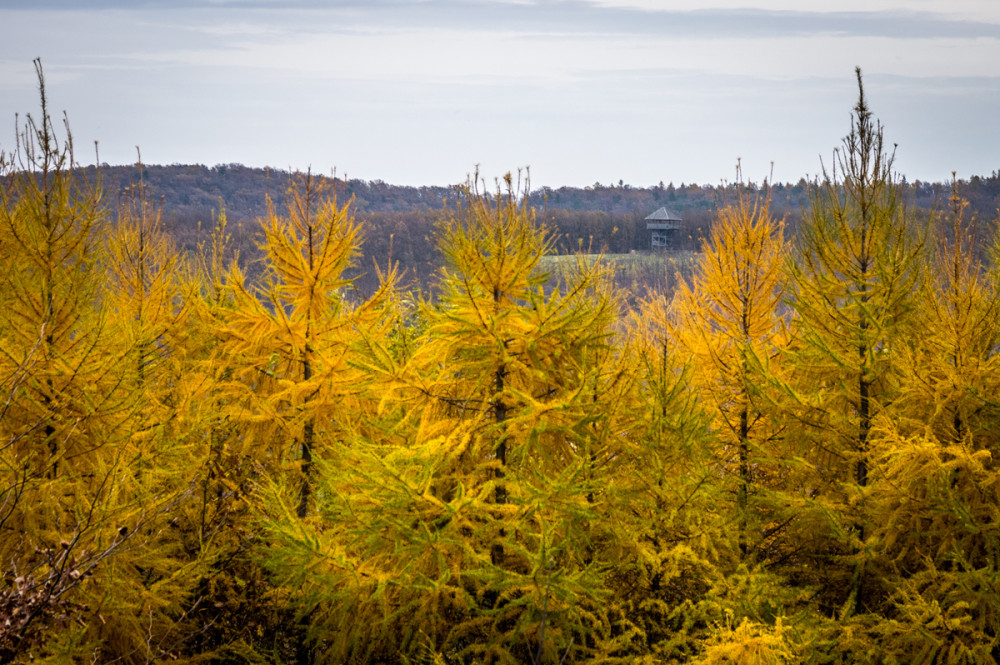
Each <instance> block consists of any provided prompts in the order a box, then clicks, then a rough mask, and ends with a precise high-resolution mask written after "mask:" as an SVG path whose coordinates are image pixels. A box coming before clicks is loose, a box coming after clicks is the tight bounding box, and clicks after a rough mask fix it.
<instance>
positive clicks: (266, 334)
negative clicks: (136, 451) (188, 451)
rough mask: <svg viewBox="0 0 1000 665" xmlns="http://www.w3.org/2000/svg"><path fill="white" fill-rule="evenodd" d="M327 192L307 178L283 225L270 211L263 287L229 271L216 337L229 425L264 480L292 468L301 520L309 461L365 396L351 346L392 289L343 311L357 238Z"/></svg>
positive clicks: (346, 209) (346, 424)
mask: <svg viewBox="0 0 1000 665" xmlns="http://www.w3.org/2000/svg"><path fill="white" fill-rule="evenodd" d="M331 186H332V185H331V184H330V183H329V182H328V181H326V180H323V179H319V178H316V177H314V176H312V175H311V174H306V175H304V176H301V177H300V179H299V181H298V182H297V183H293V185H292V186H291V187H290V188H289V191H288V194H287V211H286V213H285V214H284V215H280V214H279V213H278V212H277V211H276V210H275V209H274V207H273V206H271V207H270V208H269V210H268V215H267V217H266V219H265V220H264V224H263V230H264V241H263V242H262V244H261V249H262V251H263V252H264V258H263V261H264V265H265V270H266V275H265V277H264V279H265V284H264V286H262V287H260V288H258V289H255V288H254V287H251V286H248V285H247V284H246V280H245V278H244V276H243V274H242V273H241V272H240V270H239V268H238V267H236V265H235V264H234V265H233V266H232V272H231V273H230V275H229V276H228V278H227V279H228V285H229V288H230V289H231V291H230V293H229V297H231V299H232V303H231V306H230V307H229V308H228V310H226V311H225V317H224V318H222V319H220V320H219V321H218V322H217V328H216V333H217V335H218V336H219V337H220V338H222V339H223V342H224V349H225V351H224V353H225V354H226V356H227V357H226V359H225V362H226V363H228V364H229V366H230V367H231V368H232V374H231V380H230V381H229V382H228V383H227V385H226V388H227V389H228V390H230V391H231V394H230V399H231V403H230V405H229V410H230V412H231V415H232V416H233V421H234V422H239V423H240V424H241V426H242V429H243V436H244V437H245V439H246V441H245V443H248V442H250V441H252V442H253V443H251V444H250V445H254V446H256V447H257V449H258V454H259V458H260V459H262V460H263V459H268V458H269V462H268V464H270V465H273V470H275V471H276V470H277V469H278V468H279V467H283V468H285V469H286V470H290V467H297V471H295V472H293V475H294V476H297V477H298V481H297V483H298V497H299V500H298V506H297V508H296V511H297V513H298V515H299V516H300V517H305V516H306V514H307V513H308V512H309V502H310V497H311V494H312V476H313V461H314V458H315V456H316V455H317V454H326V452H324V451H331V450H333V449H335V448H336V441H337V438H338V436H340V434H339V432H340V431H341V430H342V429H344V430H347V429H349V428H350V421H351V420H352V419H353V418H354V416H355V415H356V411H355V409H356V408H357V406H358V404H359V400H361V399H362V396H363V394H364V393H363V390H362V387H363V383H364V382H363V381H361V380H360V379H361V378H363V373H362V372H361V371H360V370H358V369H356V368H355V367H354V366H353V365H352V363H351V359H350V347H351V341H352V339H353V337H354V336H355V335H357V334H358V333H359V331H360V330H362V329H364V328H366V327H373V326H377V325H378V321H379V316H378V310H379V307H380V306H381V305H382V303H383V300H384V295H385V293H386V292H387V291H388V290H389V289H390V288H391V284H392V279H393V277H392V276H391V275H389V276H388V277H389V279H386V280H383V282H382V286H381V287H380V288H379V290H378V291H377V292H376V293H375V294H374V295H373V296H372V297H371V298H369V299H367V300H365V301H363V302H361V303H360V304H354V303H353V302H352V301H351V299H350V297H349V293H348V291H349V290H350V287H351V285H352V278H351V277H350V276H349V274H348V270H349V269H350V268H351V267H352V266H353V264H354V261H355V260H356V258H357V256H358V251H359V244H360V241H361V228H360V226H359V225H358V223H357V222H356V221H355V220H354V216H353V214H352V212H351V209H350V203H348V204H347V205H340V204H339V203H338V201H337V197H336V194H335V192H330V191H329V188H330V187H331ZM320 448H322V449H323V450H322V451H321V450H319V449H320Z"/></svg>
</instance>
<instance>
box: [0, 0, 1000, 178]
mask: <svg viewBox="0 0 1000 665" xmlns="http://www.w3.org/2000/svg"><path fill="white" fill-rule="evenodd" d="M0 26H2V39H0V149H2V150H4V151H6V152H8V153H9V152H10V151H11V150H12V148H13V147H14V141H15V134H16V129H15V128H16V122H15V117H20V118H22V119H23V117H24V115H25V114H26V113H31V114H34V115H35V116H37V114H38V82H37V79H36V76H35V70H34V67H33V65H32V60H33V59H34V58H36V57H40V58H41V61H42V64H43V67H44V71H45V80H46V91H47V95H48V100H49V109H50V112H53V114H54V115H56V114H57V115H59V116H60V117H61V116H62V113H63V111H65V113H66V114H67V116H68V118H69V122H70V126H71V128H72V133H73V138H74V144H75V146H76V151H77V158H78V159H79V161H81V162H83V163H93V162H94V161H95V155H94V148H93V145H94V141H97V144H98V150H99V153H98V157H97V159H99V160H100V161H101V162H107V163H110V164H131V163H134V162H135V161H136V154H137V152H136V150H137V148H136V147H137V146H138V148H139V149H140V150H141V155H142V160H143V161H144V162H145V163H147V164H205V165H208V166H213V165H216V164H229V163H241V164H245V165H248V166H270V167H273V168H278V169H287V170H296V169H298V170H305V169H307V168H309V169H311V170H312V171H313V172H318V173H330V172H333V171H336V173H337V174H338V175H342V176H347V177H349V178H361V179H364V180H383V181H385V182H388V183H392V184H399V185H445V184H455V183H460V182H463V181H465V179H466V178H467V176H468V174H470V173H471V172H473V171H474V170H475V169H476V168H477V167H478V169H479V172H480V173H481V174H482V175H483V176H485V177H487V178H494V177H498V176H501V175H502V174H503V173H505V172H507V171H513V170H516V169H518V168H522V167H529V168H530V173H531V182H532V186H533V187H538V186H543V185H545V186H550V187H559V186H563V185H569V186H578V187H579V186H587V185H592V184H594V183H603V184H610V183H616V184H617V183H618V182H620V181H621V182H624V183H627V184H630V185H633V186H637V187H647V186H651V185H655V184H657V183H659V182H664V183H670V182H672V183H674V184H675V185H676V184H680V183H692V182H694V183H698V184H711V185H715V184H719V183H720V182H723V181H732V180H733V179H734V177H735V166H736V163H737V160H739V161H740V162H741V163H742V166H743V173H744V177H745V178H746V179H749V180H751V181H760V180H762V179H764V178H768V177H769V174H773V176H771V177H772V178H773V180H774V181H779V182H796V181H798V180H799V179H800V178H802V177H805V178H811V177H815V176H816V175H818V174H820V173H821V172H822V169H823V165H824V164H825V165H827V166H829V165H830V164H831V160H832V155H833V151H834V149H835V148H837V147H838V146H839V145H840V141H841V140H842V138H843V137H844V136H845V135H846V134H847V133H848V132H849V130H850V122H851V109H852V107H853V105H854V104H855V102H856V100H857V81H856V78H855V74H854V69H855V67H856V66H860V67H861V69H862V72H863V76H864V86H865V94H866V97H867V99H868V102H869V105H870V107H871V109H872V111H873V113H874V114H875V116H877V117H878V119H879V120H880V121H881V122H882V124H883V126H884V132H885V139H886V141H887V143H888V144H889V145H890V146H891V145H893V144H896V145H898V148H897V150H896V162H895V165H896V170H897V171H898V173H899V174H901V175H903V176H905V177H906V178H907V179H908V180H910V181H914V180H924V181H934V182H944V181H948V180H950V179H951V174H952V172H957V175H958V177H959V178H968V177H971V176H972V175H990V174H991V173H992V172H993V171H995V170H998V169H1000V131H998V129H997V127H998V120H1000V0H836V1H835V2H828V1H826V0H702V1H700V2H695V1H693V0H687V1H681V0H98V1H94V2H88V1H86V0H21V1H11V0H0Z"/></svg>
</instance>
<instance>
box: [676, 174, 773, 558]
mask: <svg viewBox="0 0 1000 665" xmlns="http://www.w3.org/2000/svg"><path fill="white" fill-rule="evenodd" d="M733 192H734V197H735V200H734V201H732V202H731V203H729V202H726V201H723V205H722V206H721V207H720V208H719V210H718V212H717V213H716V217H715V222H714V223H713V225H712V230H711V233H710V234H709V236H708V238H707V239H706V240H705V241H704V242H703V243H702V251H701V257H700V260H699V261H698V264H697V266H696V267H695V271H694V275H693V278H692V281H691V283H690V284H688V283H687V282H686V281H684V280H683V279H678V283H679V285H680V286H679V288H678V292H677V296H676V298H675V300H674V303H673V312H674V314H675V321H676V323H675V324H674V326H673V328H674V332H675V335H676V336H677V339H678V342H679V343H680V344H681V345H682V346H683V347H684V349H685V350H686V351H687V352H688V353H690V354H691V355H692V364H693V367H694V368H695V369H694V373H693V382H694V384H695V386H696V387H697V389H698V391H699V395H700V398H701V400H702V401H703V403H705V404H710V405H712V406H713V407H714V414H715V423H714V427H713V430H714V434H715V438H716V444H715V445H716V454H717V455H718V456H719V457H720V459H721V461H722V463H723V465H724V468H726V470H727V472H728V473H729V474H730V475H731V476H732V477H734V478H735V479H736V487H735V494H736V515H737V522H738V541H739V549H740V556H741V558H745V557H746V556H747V555H748V554H753V555H756V553H757V549H758V548H761V547H762V546H763V545H764V542H763V540H764V539H765V538H773V537H774V536H775V535H776V534H775V533H773V532H768V533H766V534H765V533H764V532H762V531H761V529H759V528H758V524H759V520H758V519H754V517H753V515H754V514H756V513H757V512H758V509H756V508H754V506H753V505H752V501H753V497H754V496H755V495H756V494H757V493H758V491H757V490H758V488H757V487H755V484H759V485H760V490H761V491H763V492H766V491H767V490H768V489H770V488H775V489H776V486H777V482H778V480H779V478H780V477H781V475H782V471H781V469H780V458H781V454H780V453H779V451H778V449H777V446H778V441H777V439H778V437H779V435H780V432H781V423H780V419H779V418H776V417H775V416H776V409H775V407H774V406H773V403H774V400H773V397H768V396H767V391H768V387H769V386H770V385H771V383H772V381H771V379H770V377H769V373H771V372H772V371H774V369H775V368H774V367H773V365H774V364H777V363H776V361H777V357H778V353H779V351H780V350H781V349H782V348H784V347H785V346H787V343H788V337H787V328H786V325H785V324H786V319H787V316H786V315H785V314H784V310H785V309H786V308H785V306H784V303H783V297H784V288H785V287H784V282H785V273H784V270H783V268H784V261H785V258H786V250H785V242H784V239H783V224H782V223H780V222H778V221H776V220H775V219H774V218H773V217H772V216H771V213H770V191H769V190H768V189H767V188H766V185H765V191H764V192H760V191H757V192H751V191H750V190H749V187H748V186H747V185H746V184H745V183H744V182H743V178H742V171H741V169H740V167H739V166H737V178H736V183H735V185H734V186H733ZM755 478H756V479H757V483H755ZM769 485H770V487H769ZM774 517H779V519H780V516H774V515H772V518H774ZM772 521H773V520H772ZM750 525H753V527H752V528H753V533H751V530H750V529H751V526H750ZM762 526H764V527H769V529H768V531H770V528H773V527H774V524H773V523H768V524H764V525H762Z"/></svg>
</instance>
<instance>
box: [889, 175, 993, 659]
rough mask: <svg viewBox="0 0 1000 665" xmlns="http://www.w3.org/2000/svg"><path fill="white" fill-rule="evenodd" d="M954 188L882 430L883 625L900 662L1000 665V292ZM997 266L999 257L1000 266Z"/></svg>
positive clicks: (890, 649) (890, 647)
mask: <svg viewBox="0 0 1000 665" xmlns="http://www.w3.org/2000/svg"><path fill="white" fill-rule="evenodd" d="M966 207H967V203H966V202H965V201H964V200H963V199H962V198H961V197H960V196H959V195H958V192H957V184H955V183H953V188H952V196H951V206H950V214H949V215H947V216H946V217H945V218H944V219H942V220H941V221H940V222H939V228H940V240H939V242H938V244H937V247H936V248H935V249H936V251H935V253H934V257H933V261H932V262H931V264H930V266H929V272H930V276H929V278H928V279H927V280H926V283H925V285H924V287H923V290H922V294H921V295H922V296H923V298H922V300H923V307H922V308H921V312H920V314H921V319H922V326H921V330H922V331H923V334H922V335H921V339H920V343H919V345H914V347H913V348H912V352H911V355H910V356H909V357H908V362H906V363H905V364H904V379H903V380H902V382H901V389H900V393H901V395H900V398H899V400H898V409H897V413H896V414H894V417H893V418H892V419H882V420H880V421H878V422H877V423H876V427H877V428H878V429H879V430H880V431H881V433H882V436H883V437H884V443H883V445H881V446H880V449H879V454H878V455H877V457H876V459H875V461H876V463H877V466H876V468H877V469H878V471H879V473H880V474H881V475H883V476H884V478H885V482H883V483H880V484H879V485H878V486H877V487H876V489H875V493H874V496H873V502H874V504H875V505H874V509H875V510H877V511H878V515H879V519H878V520H877V521H876V524H875V529H874V536H875V537H876V538H877V539H878V541H879V543H880V550H881V557H882V560H881V562H880V563H881V570H882V571H883V575H884V576H885V577H886V578H888V579H889V580H891V584H892V588H893V589H894V591H893V593H892V596H891V601H892V603H891V606H890V607H891V615H892V616H893V617H894V620H893V621H891V622H883V623H880V624H878V625H877V626H875V628H874V629H873V631H872V632H873V633H874V635H873V639H875V640H878V642H879V644H880V646H881V648H882V650H883V653H886V654H891V656H892V657H893V658H895V659H896V660H897V662H937V663H948V664H957V663H994V662H996V655H997V646H996V645H997V643H998V640H1000V611H998V610H997V603H996V594H997V585H996V580H997V574H998V569H1000V529H998V527H997V524H998V523H1000V509H998V506H1000V471H998V468H997V456H998V455H1000V429H998V427H997V418H998V416H1000V403H998V401H997V400H996V398H995V395H996V394H997V391H998V390H1000V372H998V363H1000V356H998V355H997V348H998V344H1000V325H998V315H1000V292H998V289H997V285H998V281H997V271H996V268H995V267H994V268H988V267H987V265H988V263H989V260H988V257H987V256H986V253H985V251H983V249H982V247H983V245H984V244H985V243H984V242H983V241H982V240H981V239H980V240H979V241H978V242H977V240H976V239H975V238H974V236H973V234H972V228H973V225H972V224H970V220H969V219H968V217H967V215H966V210H965V209H966ZM992 265H993V266H995V265H996V263H995V260H994V261H993V262H992Z"/></svg>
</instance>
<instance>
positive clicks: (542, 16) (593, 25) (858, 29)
mask: <svg viewBox="0 0 1000 665" xmlns="http://www.w3.org/2000/svg"><path fill="white" fill-rule="evenodd" d="M23 5H24V3H23V2H11V1H9V0H0V9H28V8H26V7H24V6H23ZM30 9H31V10H74V11H77V10H81V9H83V10H110V9H115V10H129V11H149V10H172V11H177V10H191V11H195V10H215V11H222V12H225V11H232V12H241V13H245V12H247V11H264V12H279V13H281V14H282V15H284V17H285V19H286V20H289V21H291V22H296V23H297V22H298V21H296V16H295V14H296V13H300V12H318V13H320V14H322V13H329V14H331V16H334V15H336V16H338V17H339V18H344V17H345V15H344V12H345V11H349V12H350V16H349V17H347V20H349V21H351V22H357V23H364V24H369V25H376V26H380V27H394V28H428V27H439V26H446V27H468V28H477V27H478V28H486V27H489V28H493V29H504V30H513V31H522V32H527V33H532V32H538V33H546V34H547V35H548V34H551V33H553V32H554V33H563V34H567V35H586V34H588V33H602V34H608V33H620V34H632V35H652V36H659V37H675V38H685V37H686V38H702V39H704V38H717V39H729V38H734V37H739V38H775V37H789V36H793V37H794V36H806V35H813V34H837V35H841V36H858V37H872V36H883V37H893V38H900V39H915V38H942V37H943V38H965V39H974V38H992V39H1000V24H996V23H987V22H977V21H972V20H953V19H947V18H943V17H942V16H941V15H939V14H935V13H932V12H919V11H902V10H898V11H872V12H815V11H813V12H810V11H771V10H765V9H753V10H750V9H739V10H737V9H706V10H692V11H651V10H643V9H631V8H621V7H601V6H597V5H593V4H590V3H587V2H583V1H581V0H563V1H548V2H536V3H533V4H521V3H518V4H512V3H510V2H503V1H499V0H431V1H427V2H413V1H412V0H340V1H336V2H330V0H280V1H279V0H95V1H92V2H86V3H81V2H79V1H78V0H35V2H33V3H32V5H31V7H30ZM312 16H313V17H314V18H315V14H312Z"/></svg>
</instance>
